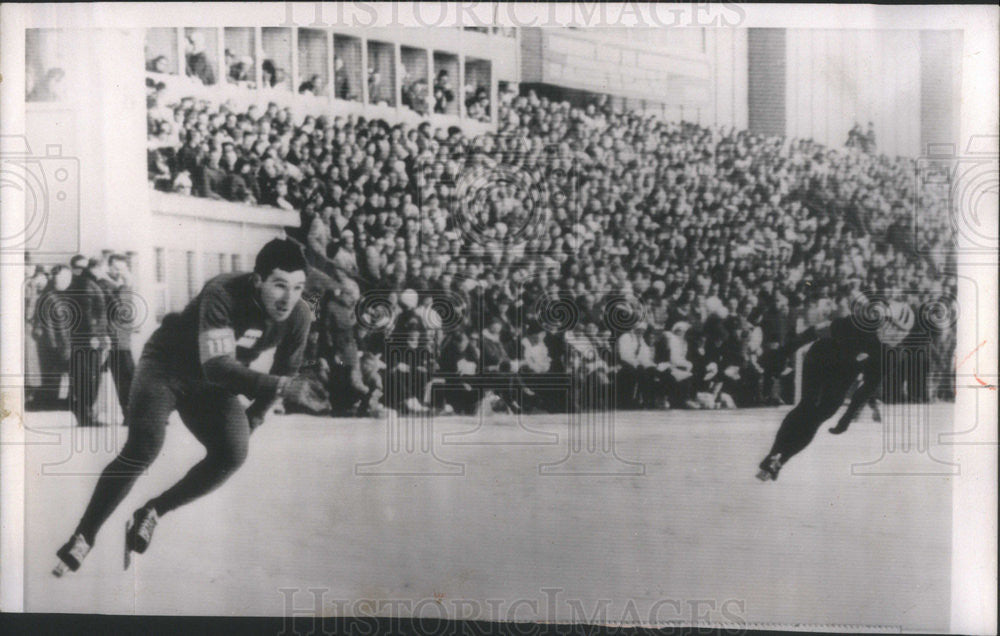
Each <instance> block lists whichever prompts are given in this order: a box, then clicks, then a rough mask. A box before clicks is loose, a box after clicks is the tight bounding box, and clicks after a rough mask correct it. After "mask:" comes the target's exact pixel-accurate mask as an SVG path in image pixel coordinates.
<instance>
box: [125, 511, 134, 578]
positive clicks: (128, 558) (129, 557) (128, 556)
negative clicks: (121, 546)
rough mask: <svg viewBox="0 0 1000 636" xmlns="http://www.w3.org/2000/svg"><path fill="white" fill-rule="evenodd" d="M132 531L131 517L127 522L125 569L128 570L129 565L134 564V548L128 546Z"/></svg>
mask: <svg viewBox="0 0 1000 636" xmlns="http://www.w3.org/2000/svg"><path fill="white" fill-rule="evenodd" d="M131 532H132V520H131V519H129V520H127V521H126V522H125V556H124V563H123V565H124V566H125V570H128V568H129V566H130V565H132V550H130V549H129V547H128V537H129V534H130V533H131Z"/></svg>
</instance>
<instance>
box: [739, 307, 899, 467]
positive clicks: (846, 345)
mask: <svg viewBox="0 0 1000 636" xmlns="http://www.w3.org/2000/svg"><path fill="white" fill-rule="evenodd" d="M865 311H866V312H868V314H869V315H876V314H877V315H881V316H883V317H884V319H882V320H880V321H879V325H878V327H877V328H875V327H866V326H864V322H863V321H862V320H859V319H858V318H857V317H844V318H836V319H834V320H833V321H832V322H831V323H830V326H829V333H828V334H827V335H823V336H822V337H820V338H819V339H818V340H816V341H815V342H814V343H813V345H812V347H810V349H809V351H808V352H807V353H806V355H805V359H804V361H803V367H802V398H801V399H800V400H799V403H798V404H797V405H796V406H795V408H793V409H792V410H791V411H789V412H788V414H787V415H785V419H784V420H783V421H782V422H781V427H780V428H779V429H778V434H777V436H776V437H775V439H774V444H773V445H772V446H771V450H770V452H769V453H768V454H767V457H765V458H764V461H762V462H761V463H760V472H759V473H757V478H758V479H760V480H761V481H769V480H771V481H773V480H776V479H777V478H778V472H779V471H780V470H781V467H782V466H784V465H785V464H786V463H787V462H788V460H789V459H791V458H792V457H794V456H795V455H797V454H798V453H799V452H801V451H802V450H803V449H804V448H805V447H806V446H808V445H809V443H810V442H811V441H812V440H813V437H815V436H816V431H818V430H819V427H820V426H822V425H823V422H825V421H826V420H828V419H830V418H831V417H833V415H834V414H835V413H836V412H837V410H838V409H839V408H840V407H841V406H842V405H843V403H844V400H845V399H846V397H847V394H848V392H849V391H850V389H851V387H852V386H853V385H854V383H855V381H856V380H857V378H858V375H859V374H860V375H861V384H860V385H859V386H858V387H857V389H856V390H855V391H854V394H853V395H852V396H851V401H850V403H849V404H848V407H847V410H846V411H845V412H844V414H843V415H842V416H841V418H840V420H839V421H838V423H837V425H836V426H835V427H833V428H831V429H830V432H831V433H834V434H841V433H843V432H845V431H846V430H847V428H848V426H850V424H851V422H852V421H853V420H854V418H855V417H856V416H857V414H858V412H859V411H860V410H861V408H862V407H863V406H864V405H865V403H867V402H868V401H869V400H870V399H871V398H873V397H874V396H875V394H876V391H878V389H879V386H880V384H881V377H882V351H883V348H884V347H893V346H896V345H897V344H899V342H900V341H902V339H903V337H905V336H906V334H907V333H908V332H909V330H910V329H911V328H912V326H913V320H914V316H913V311H912V310H911V309H910V307H909V306H908V305H906V304H904V303H901V302H892V303H888V304H884V303H883V305H882V307H880V308H874V307H869V308H868V309H866V310H865ZM817 335H818V334H817Z"/></svg>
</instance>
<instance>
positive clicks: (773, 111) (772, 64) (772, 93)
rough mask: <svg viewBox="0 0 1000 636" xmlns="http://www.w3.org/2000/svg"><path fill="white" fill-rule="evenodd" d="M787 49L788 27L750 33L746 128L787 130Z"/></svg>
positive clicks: (763, 131) (767, 132)
mask: <svg viewBox="0 0 1000 636" xmlns="http://www.w3.org/2000/svg"><path fill="white" fill-rule="evenodd" d="M785 49H786V32H785V29H750V30H749V33H748V34H747V127H748V128H749V129H750V130H752V131H753V132H755V133H760V134H763V135H784V134H785V132H786V129H787V119H786V113H785V93H786V89H785V84H786V82H787V80H788V77H787V69H786V65H785V58H786V52H785Z"/></svg>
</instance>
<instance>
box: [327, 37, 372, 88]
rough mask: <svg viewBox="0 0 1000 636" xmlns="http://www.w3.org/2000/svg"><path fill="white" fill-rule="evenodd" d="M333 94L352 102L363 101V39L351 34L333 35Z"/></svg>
mask: <svg viewBox="0 0 1000 636" xmlns="http://www.w3.org/2000/svg"><path fill="white" fill-rule="evenodd" d="M333 53H334V56H333V91H334V92H333V96H334V97H336V98H337V99H343V100H347V101H352V102H359V101H361V78H362V77H363V76H364V70H363V69H362V68H361V40H359V39H358V38H354V37H351V36H349V35H340V34H334V36H333Z"/></svg>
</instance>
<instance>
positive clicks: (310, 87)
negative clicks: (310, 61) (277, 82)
mask: <svg viewBox="0 0 1000 636" xmlns="http://www.w3.org/2000/svg"><path fill="white" fill-rule="evenodd" d="M324 94H325V87H324V86H323V78H322V77H320V75H319V74H317V73H313V74H312V75H310V76H309V77H308V78H307V79H306V81H304V82H302V83H301V84H299V95H316V96H317V97H319V96H322V95H324Z"/></svg>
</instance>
